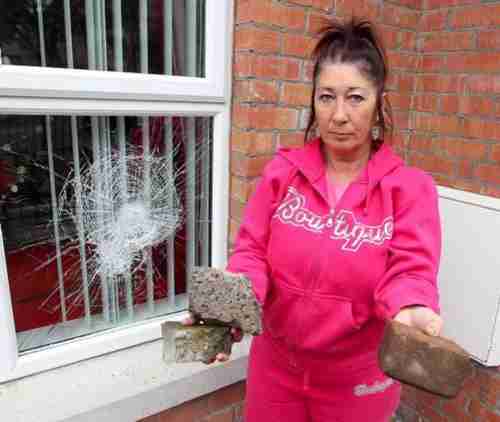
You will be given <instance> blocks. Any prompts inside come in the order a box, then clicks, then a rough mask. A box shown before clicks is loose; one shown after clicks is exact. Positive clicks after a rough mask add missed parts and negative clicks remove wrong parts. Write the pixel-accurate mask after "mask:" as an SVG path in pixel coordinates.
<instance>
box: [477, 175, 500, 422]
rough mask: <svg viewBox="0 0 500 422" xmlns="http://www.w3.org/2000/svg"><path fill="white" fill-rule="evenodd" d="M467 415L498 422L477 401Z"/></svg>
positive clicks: (498, 417)
mask: <svg viewBox="0 0 500 422" xmlns="http://www.w3.org/2000/svg"><path fill="white" fill-rule="evenodd" d="M497 183H498V182H497ZM469 413H470V415H471V416H472V417H473V418H480V419H479V420H481V422H498V420H499V419H500V416H499V415H498V414H497V413H496V412H494V411H493V410H491V409H488V408H487V407H486V406H484V405H483V404H482V403H481V402H480V401H479V400H472V401H471V403H470V406H469Z"/></svg>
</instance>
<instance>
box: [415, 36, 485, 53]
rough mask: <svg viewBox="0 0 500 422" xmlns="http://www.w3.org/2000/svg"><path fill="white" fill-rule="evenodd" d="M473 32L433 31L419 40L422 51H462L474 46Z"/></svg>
mask: <svg viewBox="0 0 500 422" xmlns="http://www.w3.org/2000/svg"><path fill="white" fill-rule="evenodd" d="M474 37H475V34H474V33H473V32H434V33H432V34H428V35H425V36H423V37H422V38H421V39H420V40H419V49H420V50H421V51H423V52H427V53H428V52H440V51H457V50H459V51H462V50H470V49H472V48H475V38H474Z"/></svg>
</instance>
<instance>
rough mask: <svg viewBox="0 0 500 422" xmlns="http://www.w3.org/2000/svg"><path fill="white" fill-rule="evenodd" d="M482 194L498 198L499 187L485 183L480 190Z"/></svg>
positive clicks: (499, 196)
mask: <svg viewBox="0 0 500 422" xmlns="http://www.w3.org/2000/svg"><path fill="white" fill-rule="evenodd" d="M478 193H482V194H483V195H488V196H493V197H495V198H500V188H499V187H497V186H491V185H486V186H485V187H484V188H483V189H481V192H479V191H478Z"/></svg>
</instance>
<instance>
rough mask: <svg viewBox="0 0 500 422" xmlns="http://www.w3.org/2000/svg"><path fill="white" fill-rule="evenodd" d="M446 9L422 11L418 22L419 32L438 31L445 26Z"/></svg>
mask: <svg viewBox="0 0 500 422" xmlns="http://www.w3.org/2000/svg"><path fill="white" fill-rule="evenodd" d="M448 13H449V12H448V10H437V11H433V12H427V13H423V14H422V16H421V18H420V21H419V23H418V28H419V30H420V31H421V32H431V31H440V30H443V29H445V28H446V21H447V18H448Z"/></svg>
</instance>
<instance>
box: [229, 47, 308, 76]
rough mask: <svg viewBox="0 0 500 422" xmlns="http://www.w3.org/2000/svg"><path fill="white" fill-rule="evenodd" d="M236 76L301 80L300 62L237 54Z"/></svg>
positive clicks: (235, 63)
mask: <svg viewBox="0 0 500 422" xmlns="http://www.w3.org/2000/svg"><path fill="white" fill-rule="evenodd" d="M233 70H234V76H235V77H249V76H254V77H257V78H262V79H282V80H299V79H300V62H299V60H295V59H289V58H284V57H275V56H255V55H253V54H247V53H240V52H238V53H236V54H235V59H234V67H233Z"/></svg>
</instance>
